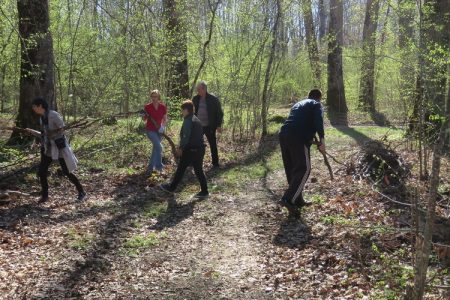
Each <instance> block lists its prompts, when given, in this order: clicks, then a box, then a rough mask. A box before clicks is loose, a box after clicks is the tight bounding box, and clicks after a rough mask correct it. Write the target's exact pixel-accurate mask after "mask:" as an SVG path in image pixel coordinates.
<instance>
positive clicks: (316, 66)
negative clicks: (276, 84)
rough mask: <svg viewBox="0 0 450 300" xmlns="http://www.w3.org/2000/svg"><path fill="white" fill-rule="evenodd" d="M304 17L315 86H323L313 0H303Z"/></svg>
mask: <svg viewBox="0 0 450 300" xmlns="http://www.w3.org/2000/svg"><path fill="white" fill-rule="evenodd" d="M302 11H303V19H304V20H305V33H306V44H307V47H308V55H309V61H310V64H311V70H312V72H313V76H314V87H316V88H320V86H321V72H320V58H319V49H318V47H317V39H316V31H315V29H314V28H315V27H314V21H313V14H312V8H311V0H302Z"/></svg>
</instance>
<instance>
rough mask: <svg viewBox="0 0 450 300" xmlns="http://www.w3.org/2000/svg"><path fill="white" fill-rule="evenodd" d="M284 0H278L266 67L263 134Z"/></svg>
mask: <svg viewBox="0 0 450 300" xmlns="http://www.w3.org/2000/svg"><path fill="white" fill-rule="evenodd" d="M281 1H282V0H276V6H277V14H276V17H275V21H274V24H273V28H272V46H271V48H270V54H269V60H268V62H267V68H266V74H265V77H264V87H263V94H262V100H261V122H262V136H263V137H264V136H266V135H267V111H268V109H269V105H268V102H269V101H268V98H269V82H270V75H271V71H272V65H273V61H274V59H275V53H276V50H277V45H278V26H279V23H280V18H281V13H282V12H281V9H282V3H281Z"/></svg>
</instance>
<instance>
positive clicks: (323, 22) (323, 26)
mask: <svg viewBox="0 0 450 300" xmlns="http://www.w3.org/2000/svg"><path fill="white" fill-rule="evenodd" d="M309 1H310V0H309ZM318 12H319V41H321V42H322V41H323V40H324V38H325V35H326V34H327V32H326V31H327V12H326V9H325V0H319V11H318Z"/></svg>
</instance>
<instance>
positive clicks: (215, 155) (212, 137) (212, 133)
mask: <svg viewBox="0 0 450 300" xmlns="http://www.w3.org/2000/svg"><path fill="white" fill-rule="evenodd" d="M203 134H204V135H205V136H206V139H207V140H208V144H209V148H210V149H211V159H212V164H213V166H218V165H219V152H218V151H217V137H216V129H215V128H212V127H209V126H208V127H203Z"/></svg>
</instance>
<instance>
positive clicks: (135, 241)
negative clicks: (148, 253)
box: [122, 231, 167, 256]
mask: <svg viewBox="0 0 450 300" xmlns="http://www.w3.org/2000/svg"><path fill="white" fill-rule="evenodd" d="M166 237H167V233H166V232H164V231H163V232H159V233H155V232H151V233H148V234H136V235H133V236H131V237H130V238H128V239H126V241H125V242H124V243H123V250H122V253H123V254H126V255H128V256H137V255H139V254H140V253H141V252H143V251H145V250H147V249H149V248H152V247H154V246H157V245H159V244H160V243H161V241H162V240H163V239H165V238H166Z"/></svg>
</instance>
